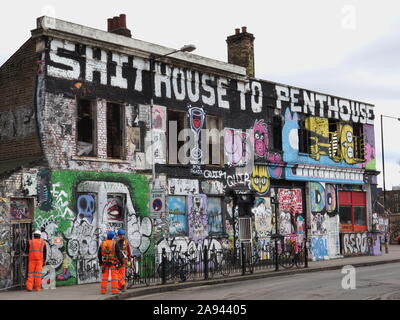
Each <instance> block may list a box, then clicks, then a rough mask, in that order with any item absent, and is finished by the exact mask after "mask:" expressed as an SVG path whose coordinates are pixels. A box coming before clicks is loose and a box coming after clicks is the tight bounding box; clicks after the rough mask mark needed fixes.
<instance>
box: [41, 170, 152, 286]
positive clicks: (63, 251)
mask: <svg viewBox="0 0 400 320" xmlns="http://www.w3.org/2000/svg"><path fill="white" fill-rule="evenodd" d="M49 177H50V178H49V180H48V181H47V186H48V187H49V188H50V189H51V192H50V194H51V197H52V203H51V207H46V209H47V211H45V210H41V208H38V209H36V212H35V222H34V223H35V227H37V228H39V229H40V230H41V231H42V238H43V239H45V240H46V241H47V252H48V253H47V260H48V265H49V267H52V268H53V269H54V272H55V279H56V284H57V286H60V285H69V284H76V283H89V282H96V281H99V279H100V269H99V265H98V261H97V252H98V248H99V245H100V242H101V241H102V240H104V239H105V233H106V231H107V230H116V229H119V228H121V227H123V228H125V229H126V231H127V237H128V240H129V242H130V244H131V246H132V247H133V248H135V249H138V250H140V251H141V252H142V253H144V252H151V250H152V246H151V241H152V240H151V238H152V222H151V220H150V218H149V217H148V208H147V201H148V192H149V191H148V184H147V178H146V177H145V176H143V175H132V174H117V173H97V172H79V171H55V172H51V173H49ZM139 212H140V214H139ZM53 269H49V270H53ZM51 279H52V278H51Z"/></svg>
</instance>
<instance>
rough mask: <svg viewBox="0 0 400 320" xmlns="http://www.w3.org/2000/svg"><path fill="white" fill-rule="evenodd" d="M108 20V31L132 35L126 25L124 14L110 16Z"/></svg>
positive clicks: (127, 35) (126, 35)
mask: <svg viewBox="0 0 400 320" xmlns="http://www.w3.org/2000/svg"><path fill="white" fill-rule="evenodd" d="M107 22H108V28H107V29H108V30H107V31H108V32H112V33H116V34H119V35H121V36H125V37H129V38H131V37H132V34H131V30H129V29H128V28H127V27H126V14H120V15H119V17H114V18H110V19H108V20H107Z"/></svg>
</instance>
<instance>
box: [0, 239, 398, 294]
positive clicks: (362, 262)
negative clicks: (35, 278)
mask: <svg viewBox="0 0 400 320" xmlns="http://www.w3.org/2000/svg"><path fill="white" fill-rule="evenodd" d="M398 262H400V246H396V245H392V246H390V248H389V253H388V254H385V253H383V255H381V256H357V257H347V258H339V259H333V260H327V261H315V262H314V261H310V262H309V263H308V265H309V267H308V268H302V269H297V268H296V267H294V268H292V269H289V270H286V269H280V271H277V272H276V271H274V269H273V268H272V269H268V270H262V271H258V272H255V273H254V274H246V275H244V276H242V275H240V274H238V275H234V276H229V277H226V278H218V279H213V280H197V281H187V282H179V283H170V284H166V285H150V286H149V287H141V288H132V289H128V290H127V291H126V292H123V293H120V294H119V295H111V293H110V292H109V293H107V294H106V295H102V294H100V283H90V284H81V285H73V286H62V287H57V288H56V289H48V290H41V291H40V292H35V291H33V292H27V291H25V290H19V289H17V290H8V291H0V300H123V299H127V298H132V297H139V296H143V295H149V294H154V293H160V292H167V291H174V290H179V289H184V288H191V287H199V286H205V285H215V284H222V283H228V282H236V281H246V280H254V279H261V278H269V277H279V276H287V275H293V274H300V273H307V272H319V271H328V270H338V269H341V268H343V267H344V266H346V265H352V266H354V267H363V266H373V265H379V264H386V263H398ZM109 286H110V284H109Z"/></svg>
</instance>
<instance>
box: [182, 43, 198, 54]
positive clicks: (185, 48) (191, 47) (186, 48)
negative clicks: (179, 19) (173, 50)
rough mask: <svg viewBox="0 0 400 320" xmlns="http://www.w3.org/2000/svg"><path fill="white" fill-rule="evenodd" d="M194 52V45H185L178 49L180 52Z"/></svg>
mask: <svg viewBox="0 0 400 320" xmlns="http://www.w3.org/2000/svg"><path fill="white" fill-rule="evenodd" d="M194 50H196V46H195V45H194V44H186V45H184V46H183V47H182V48H181V49H180V51H182V52H192V51H194Z"/></svg>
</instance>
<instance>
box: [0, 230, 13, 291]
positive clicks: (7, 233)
mask: <svg viewBox="0 0 400 320" xmlns="http://www.w3.org/2000/svg"><path fill="white" fill-rule="evenodd" d="M11 248H12V240H11V228H10V226H9V225H6V224H0V288H1V289H3V288H9V287H10V286H11V284H12V279H11V274H12V264H11Z"/></svg>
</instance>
